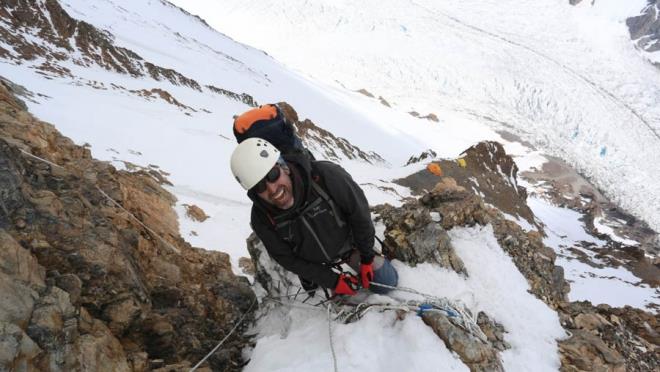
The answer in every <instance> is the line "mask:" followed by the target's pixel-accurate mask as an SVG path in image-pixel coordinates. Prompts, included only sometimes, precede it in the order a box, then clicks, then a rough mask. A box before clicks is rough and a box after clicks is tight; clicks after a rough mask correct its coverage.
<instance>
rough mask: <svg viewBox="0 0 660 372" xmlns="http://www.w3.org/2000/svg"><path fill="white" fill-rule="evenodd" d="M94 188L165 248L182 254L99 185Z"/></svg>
mask: <svg viewBox="0 0 660 372" xmlns="http://www.w3.org/2000/svg"><path fill="white" fill-rule="evenodd" d="M94 186H95V187H96V189H97V190H99V192H100V193H101V194H102V195H103V196H105V197H106V199H108V200H109V201H110V202H112V204H114V205H115V206H116V207H117V208H119V209H121V210H122V211H124V212H126V213H128V215H129V216H131V217H133V219H134V220H135V221H137V223H139V224H140V225H142V227H144V228H145V229H147V230H148V231H149V232H150V233H152V234H154V235H155V236H156V237H158V239H160V241H161V242H163V244H165V246H167V247H168V248H169V249H171V250H173V251H174V252H175V253H177V254H181V251H179V250H178V249H177V248H176V247H175V246H173V245H172V244H170V242H168V241H167V240H165V239H164V238H163V237H162V236H160V235H158V233H157V232H155V231H154V230H152V229H151V228H149V226H147V225H145V224H144V223H143V222H142V221H140V219H139V218H137V217H135V215H134V214H133V213H131V212H129V211H127V210H126V209H125V208H124V207H122V206H121V204H119V203H118V202H116V201H115V199H113V198H111V197H110V195H108V194H106V193H105V191H103V190H101V188H100V187H99V186H98V185H94Z"/></svg>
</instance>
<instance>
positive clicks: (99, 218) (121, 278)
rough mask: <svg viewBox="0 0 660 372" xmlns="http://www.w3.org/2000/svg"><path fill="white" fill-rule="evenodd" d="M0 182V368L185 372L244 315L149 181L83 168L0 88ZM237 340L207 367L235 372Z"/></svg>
mask: <svg viewBox="0 0 660 372" xmlns="http://www.w3.org/2000/svg"><path fill="white" fill-rule="evenodd" d="M49 3H50V2H49ZM25 16H26V17H27V16H28V15H25ZM0 184H1V185H2V191H0V246H1V247H2V249H1V250H0V293H1V295H2V301H0V350H2V352H0V370H40V371H49V370H52V371H62V370H112V371H146V370H151V369H157V368H161V367H163V368H166V369H168V370H172V369H174V370H185V369H187V368H190V366H191V365H193V364H195V363H196V362H197V361H199V360H200V359H201V358H202V357H203V356H204V355H205V354H206V353H207V352H208V351H209V350H211V349H212V348H213V347H214V346H215V345H216V343H217V342H218V341H219V339H220V338H221V336H223V335H226V334H228V332H229V330H230V329H231V328H232V327H233V325H234V322H235V321H236V320H237V319H238V318H239V317H240V316H241V315H243V314H245V313H248V315H249V313H250V312H251V309H252V307H253V305H254V298H255V297H254V294H253V293H252V291H251V289H250V287H249V285H248V283H247V281H246V280H244V279H241V278H238V277H236V276H235V275H234V274H233V273H232V270H231V265H230V262H229V258H228V256H227V255H226V254H224V253H221V252H210V251H205V250H203V249H199V248H194V247H191V246H190V245H189V244H187V243H186V242H185V241H184V240H183V239H181V237H180V236H179V233H178V224H177V220H176V215H175V213H174V211H173V209H172V205H173V203H174V201H175V200H174V198H173V196H172V195H170V194H169V193H168V192H167V191H165V190H164V189H163V188H162V187H161V186H160V185H159V184H158V182H157V181H156V180H155V179H154V178H153V177H151V176H150V175H149V174H148V173H145V172H139V173H137V174H131V173H128V172H124V171H117V170H116V169H115V168H113V167H112V166H111V165H109V164H107V163H103V162H100V161H97V160H94V159H92V157H91V155H90V152H89V150H88V149H87V148H85V147H81V146H76V145H75V144H73V142H72V141H71V140H69V139H68V138H66V137H63V136H62V135H60V134H59V133H58V132H57V131H56V130H55V128H54V127H53V126H52V125H50V124H47V123H43V122H40V121H39V120H37V119H35V118H34V117H32V116H31V115H30V114H29V113H27V112H26V111H25V110H24V105H23V104H21V102H20V101H19V100H18V99H16V98H15V97H14V96H13V95H12V94H11V93H10V92H9V90H8V88H7V85H6V84H4V83H3V84H0ZM129 213H130V214H129ZM145 226H148V228H146V227H145ZM246 342H249V340H247V339H246V338H244V337H243V336H241V334H240V332H239V333H236V334H234V335H233V336H232V337H230V338H229V340H228V341H227V342H226V343H225V346H224V347H223V348H222V350H220V351H218V352H217V353H216V354H214V356H213V357H211V358H210V359H209V362H208V364H207V365H208V366H210V367H211V368H212V369H213V370H224V371H231V370H238V369H240V366H241V363H242V353H241V350H242V348H243V345H245V344H246Z"/></svg>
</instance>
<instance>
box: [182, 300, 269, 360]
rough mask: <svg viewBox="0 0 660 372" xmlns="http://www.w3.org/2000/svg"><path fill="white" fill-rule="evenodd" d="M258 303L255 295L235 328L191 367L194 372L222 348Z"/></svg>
mask: <svg viewBox="0 0 660 372" xmlns="http://www.w3.org/2000/svg"><path fill="white" fill-rule="evenodd" d="M256 303H257V298H256V297H255V298H254V300H253V301H252V304H250V307H249V308H248V309H247V311H246V312H245V313H243V316H241V318H240V319H239V320H238V322H236V324H235V325H234V328H232V329H231V331H229V333H227V335H226V336H225V337H224V338H223V339H222V340H220V342H219V343H218V344H217V345H216V346H215V347H214V348H213V350H211V351H210V352H209V353H208V354H206V356H205V357H204V358H202V360H200V361H199V363H197V364H195V366H194V367H192V368H191V369H190V372H194V371H195V370H196V369H197V368H198V367H199V366H200V365H202V363H204V362H205V361H206V360H207V359H208V358H209V357H210V356H211V355H213V353H215V352H216V351H217V350H218V349H219V348H220V346H222V344H224V343H225V341H227V339H228V338H229V336H231V335H232V334H233V333H234V332H235V331H236V329H238V326H240V325H241V323H243V319H245V317H246V316H247V315H248V314H249V313H250V310H252V307H253V306H254V304H256Z"/></svg>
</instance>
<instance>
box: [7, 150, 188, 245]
mask: <svg viewBox="0 0 660 372" xmlns="http://www.w3.org/2000/svg"><path fill="white" fill-rule="evenodd" d="M20 151H21V152H22V153H23V154H25V155H27V156H29V157H31V158H33V159H37V160H39V161H42V162H44V163H46V164H48V165H50V166H53V167H57V168H60V169H66V168H64V167H63V166H61V165H58V164H55V163H53V162H51V161H48V160H46V159H44V158H40V157H38V156H36V155H32V154H30V153H29V152H27V151H25V150H23V149H20ZM94 187H96V189H97V190H98V191H99V192H100V193H101V195H103V196H104V197H105V198H106V199H108V200H109V201H110V202H111V203H112V204H114V205H115V206H116V207H118V208H119V209H121V210H122V211H124V212H126V213H128V215H129V216H131V217H133V219H135V221H137V222H138V223H139V224H140V225H142V227H144V228H145V229H147V230H148V231H149V232H150V233H152V234H153V235H155V236H156V237H158V239H160V241H161V242H163V244H165V246H167V247H168V248H169V249H171V250H172V251H174V252H176V253H177V254H181V252H180V251H179V250H178V249H177V248H176V247H175V246H173V245H172V244H171V243H170V242H168V241H167V240H165V239H164V238H163V237H162V236H160V235H159V234H158V233H157V232H155V231H154V230H152V229H151V228H149V226H147V225H145V224H144V223H143V222H142V221H140V219H139V218H137V217H135V215H134V214H133V213H131V212H129V211H127V210H126V209H125V208H124V207H122V206H121V204H119V203H117V202H116V201H115V200H114V199H113V198H111V197H110V195H108V194H106V193H105V191H103V190H101V188H100V187H99V186H98V185H97V184H94Z"/></svg>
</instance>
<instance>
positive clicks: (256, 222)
mask: <svg viewBox="0 0 660 372" xmlns="http://www.w3.org/2000/svg"><path fill="white" fill-rule="evenodd" d="M258 213H259V212H256V211H255V210H254V209H253V210H252V218H251V221H252V229H253V230H254V233H255V234H257V237H259V239H260V240H261V242H262V243H264V246H265V247H266V251H268V255H269V256H270V257H271V258H272V259H274V260H275V261H276V262H277V263H278V264H280V265H282V267H284V268H285V269H286V270H288V271H291V272H292V273H294V274H297V275H299V276H301V277H303V278H305V279H307V280H308V281H311V282H314V283H316V284H318V285H320V286H322V287H325V288H334V287H335V285H336V284H337V280H338V278H339V275H337V274H336V273H335V272H334V271H332V270H331V269H330V268H329V267H327V266H324V265H321V264H317V263H312V262H308V261H305V260H303V259H301V258H299V257H297V256H295V255H294V254H293V251H292V249H291V246H290V245H289V244H288V243H287V242H285V241H284V240H283V239H282V238H280V236H279V235H278V234H277V233H276V232H275V230H273V229H272V228H271V227H270V226H269V225H268V224H267V222H264V221H263V219H262V218H260V216H258Z"/></svg>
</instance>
